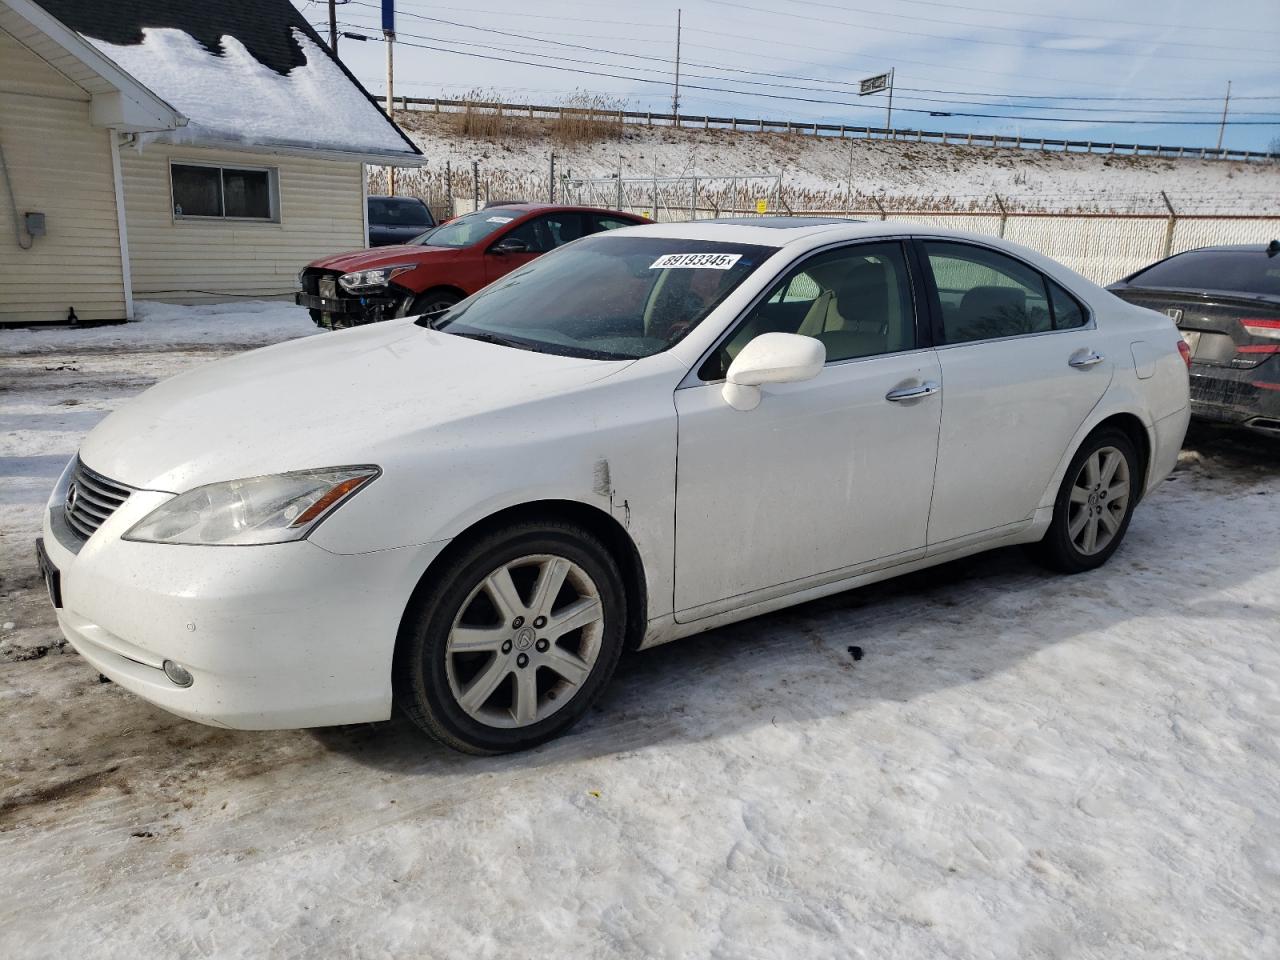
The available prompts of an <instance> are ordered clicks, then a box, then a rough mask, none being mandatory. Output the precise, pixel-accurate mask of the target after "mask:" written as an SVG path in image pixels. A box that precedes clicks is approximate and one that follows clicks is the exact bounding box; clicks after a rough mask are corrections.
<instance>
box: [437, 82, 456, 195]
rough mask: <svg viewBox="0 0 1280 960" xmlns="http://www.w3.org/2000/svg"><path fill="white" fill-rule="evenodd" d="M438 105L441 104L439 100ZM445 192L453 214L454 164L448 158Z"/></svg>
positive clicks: (445, 170) (445, 165) (445, 172)
mask: <svg viewBox="0 0 1280 960" xmlns="http://www.w3.org/2000/svg"><path fill="white" fill-rule="evenodd" d="M436 106H437V107H438V106H440V104H439V102H438V101H437V103H436ZM444 193H445V196H446V197H447V198H448V200H449V216H451V217H452V216H453V165H452V164H451V163H450V162H449V161H448V160H446V161H445V162H444Z"/></svg>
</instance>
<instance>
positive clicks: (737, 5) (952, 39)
mask: <svg viewBox="0 0 1280 960" xmlns="http://www.w3.org/2000/svg"><path fill="white" fill-rule="evenodd" d="M705 2H706V3H711V4H715V5H716V6H721V7H732V8H733V9H735V10H750V11H752V12H754V13H765V14H769V15H770V16H776V15H778V14H777V11H776V10H769V9H766V8H764V7H752V6H748V5H747V4H744V3H741V2H740V0H705ZM786 16H787V17H789V18H794V19H799V20H811V21H813V22H815V23H822V24H826V25H827V26H833V25H835V26H842V27H854V28H855V29H858V30H871V31H873V32H876V33H895V34H899V35H900V36H904V37H919V38H922V39H925V40H944V41H946V42H947V43H970V44H979V45H981V46H986V47H1013V48H1015V49H1017V50H1026V49H1027V44H1025V43H1014V42H1012V41H1008V40H979V39H976V38H974V37H956V36H946V35H941V34H936V33H922V32H920V31H918V30H898V29H896V28H894V27H881V26H872V25H871V24H866V23H850V22H849V21H848V20H831V19H827V18H824V17H811V16H807V15H805V14H803V13H787V14H786ZM1056 52H1058V53H1087V54H1090V55H1091V56H1099V57H1128V58H1132V57H1133V56H1134V54H1132V53H1129V52H1125V51H1120V50H1057V51H1056ZM1164 59H1166V60H1195V61H1199V62H1202V63H1239V62H1240V58H1239V57H1191V56H1187V55H1185V54H1176V53H1171V54H1165V55H1164Z"/></svg>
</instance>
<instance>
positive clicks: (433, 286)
mask: <svg viewBox="0 0 1280 960" xmlns="http://www.w3.org/2000/svg"><path fill="white" fill-rule="evenodd" d="M648 222H649V221H648V220H646V219H645V218H644V217H638V216H636V215H635V214H631V213H621V212H619V211H617V210H597V209H595V208H593V207H562V206H553V205H551V204H539V203H519V204H507V205H503V206H494V207H487V208H486V209H484V210H477V211H476V212H475V213H468V214H464V215H463V216H461V217H456V218H455V219H453V220H450V221H449V222H447V223H444V224H441V225H440V226H438V227H435V228H434V229H432V230H428V231H427V232H426V233H424V234H422V235H421V236H419V237H416V238H415V239H414V240H413V241H412V242H410V243H406V244H402V245H399V246H393V247H378V248H376V249H372V250H356V251H353V252H351V253H340V254H337V255H336V256H332V257H326V258H324V259H323V260H317V261H315V262H314V263H311V264H308V265H307V266H306V268H305V269H303V271H302V272H301V273H300V274H298V281H299V283H300V284H301V286H302V291H301V292H300V293H299V294H298V295H297V302H298V303H299V304H300V305H301V306H304V307H307V308H309V309H310V311H311V319H313V320H314V321H315V322H316V323H317V324H318V325H320V326H322V327H327V328H329V329H333V328H338V327H353V326H356V325H358V324H363V323H373V322H375V321H378V320H387V319H390V318H391V317H406V316H414V315H417V314H422V313H428V314H429V313H437V312H439V311H440V310H444V309H446V308H448V307H451V306H453V305H454V304H455V303H457V302H458V301H459V300H461V299H462V298H464V297H468V296H470V295H471V294H473V293H475V292H476V291H477V290H479V289H480V288H481V287H483V286H485V285H486V284H488V283H492V282H493V281H494V280H497V279H498V278H499V277H501V276H502V275H503V274H506V273H510V272H511V271H512V270H514V269H515V268H516V267H519V266H521V265H523V264H526V263H528V262H529V261H530V260H532V259H533V258H534V257H537V256H538V255H540V254H543V253H546V252H547V251H549V250H554V249H555V248H556V247H558V246H560V245H562V244H565V243H568V242H569V241H570V240H577V239H578V238H579V237H585V236H587V235H588V234H592V233H599V232H600V231H601V230H613V229H616V228H618V227H632V226H636V225H637V224H641V223H648Z"/></svg>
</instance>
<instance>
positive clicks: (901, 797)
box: [0, 306, 1280, 960]
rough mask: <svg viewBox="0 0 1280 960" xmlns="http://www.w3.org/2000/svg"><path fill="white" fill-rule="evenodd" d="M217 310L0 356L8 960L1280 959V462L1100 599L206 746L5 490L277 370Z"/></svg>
mask: <svg viewBox="0 0 1280 960" xmlns="http://www.w3.org/2000/svg"><path fill="white" fill-rule="evenodd" d="M215 309H216V308H215ZM272 309H273V310H276V309H278V310H280V311H281V313H280V314H279V316H277V317H275V320H273V321H270V322H272V323H278V326H276V327H274V331H275V332H274V333H272V334H271V336H275V335H276V334H280V335H288V334H290V333H292V332H296V333H299V334H302V333H309V332H311V330H312V329H313V328H310V327H309V325H308V324H307V323H306V322H304V320H305V314H301V315H299V314H298V313H297V312H296V311H295V312H292V313H290V312H289V311H293V310H294V308H281V307H278V306H277V307H274V308H272ZM209 311H210V308H184V309H183V310H181V311H179V312H180V313H181V314H182V315H183V317H182V318H179V317H177V316H175V317H174V318H173V319H174V320H175V321H176V322H174V323H172V324H171V325H165V324H159V323H158V324H155V325H154V326H153V325H152V321H153V320H155V319H156V318H155V317H149V318H148V320H147V321H145V322H143V323H141V324H138V325H137V326H136V328H124V329H117V330H116V331H115V334H114V335H115V336H117V337H127V338H129V340H128V342H124V341H117V342H115V343H106V342H103V343H100V344H99V346H98V347H95V348H93V349H92V350H91V349H90V348H89V347H88V346H84V345H83V344H86V343H87V341H80V340H78V339H76V335H77V332H76V331H52V330H50V331H40V332H39V333H37V334H31V335H27V334H22V333H15V332H12V331H10V332H4V331H0V364H3V367H4V373H5V380H4V383H5V385H6V387H9V386H10V384H12V385H13V387H12V388H10V389H7V390H6V391H4V392H2V393H0V417H3V419H4V421H5V422H6V423H9V424H13V425H15V426H16V427H17V429H16V431H13V432H9V433H6V434H5V443H6V444H7V445H8V446H6V448H5V449H4V450H3V451H2V452H0V464H4V465H5V470H3V471H0V473H3V474H4V475H3V476H2V477H0V482H2V483H3V484H4V485H5V489H6V490H8V491H14V490H16V491H17V492H18V495H17V496H14V497H12V498H11V499H9V498H8V494H6V499H5V500H4V502H3V507H2V508H0V544H2V545H3V550H0V581H2V582H3V587H0V605H2V609H0V631H3V632H0V651H3V650H11V649H13V647H14V645H15V644H17V643H20V645H21V647H22V649H23V650H25V651H26V652H25V653H24V654H23V655H24V656H29V657H30V658H31V659H27V660H24V661H22V662H13V660H14V658H13V657H9V658H8V662H6V658H5V657H3V656H0V710H3V717H4V721H5V735H4V737H3V738H0V868H2V869H0V956H3V957H15V958H16V957H21V958H23V960H38V958H64V957H69V956H91V957H94V958H95V960H96V958H114V957H119V958H122V960H124V958H128V960H135V958H166V960H167V958H177V957H218V958H220V960H222V958H240V957H243V958H254V960H256V958H261V957H268V956H269V957H272V958H279V960H290V958H298V960H303V958H307V960H310V958H315V957H369V958H373V957H402V956H423V957H426V956H430V957H438V958H454V957H457V958H463V957H467V958H470V957H499V956H520V957H544V956H575V957H584V958H586V957H589V958H610V957H671V958H676V957H723V958H733V960H738V958H759V960H765V958H768V960H774V958H783V957H787V958H790V957H804V958H806V960H824V958H833V960H834V958H842V960H843V958H848V957H866V958H889V957H904V958H913V960H914V958H932V957H948V958H974V960H979V958H981V960H992V958H999V960H1004V958H1008V960H1028V958H1056V957H1073V958H1090V960H1092V958H1097V960H1123V958H1144V960H1145V958H1151V957H1212V958H1214V960H1246V958H1247V960H1255V958H1261V957H1272V956H1277V955H1280V936H1278V933H1277V931H1280V906H1278V905H1280V860H1278V859H1277V850H1280V817H1278V816H1277V811H1276V798H1277V797H1280V546H1278V545H1280V509H1277V506H1276V504H1277V501H1278V499H1280V477H1278V476H1277V468H1278V467H1280V454H1278V453H1277V452H1276V451H1275V448H1274V447H1271V446H1268V445H1266V444H1263V443H1261V442H1258V441H1247V440H1243V439H1239V438H1234V437H1225V438H1224V437H1220V436H1218V435H1217V434H1213V433H1208V432H1204V431H1200V432H1197V433H1195V434H1193V436H1192V440H1191V449H1189V450H1188V452H1186V453H1185V454H1184V457H1183V462H1182V464H1181V466H1180V469H1179V470H1178V472H1177V473H1176V474H1175V475H1174V477H1173V479H1172V480H1171V481H1169V482H1167V483H1165V484H1162V485H1161V488H1160V489H1159V490H1158V491H1157V492H1156V493H1155V494H1154V495H1153V496H1151V497H1150V498H1149V499H1148V500H1147V501H1145V502H1144V503H1143V504H1141V505H1140V506H1139V508H1138V510H1137V513H1136V514H1135V517H1134V521H1133V525H1132V527H1131V530H1130V533H1129V538H1128V539H1127V541H1126V542H1125V544H1124V546H1123V547H1122V548H1121V549H1120V551H1119V552H1118V553H1117V554H1116V555H1115V557H1113V558H1112V559H1111V561H1110V562H1109V563H1108V565H1107V566H1106V567H1104V568H1103V569H1101V570H1099V571H1096V572H1094V573H1090V574H1085V575H1081V576H1077V577H1059V576H1053V575H1049V574H1047V573H1045V572H1043V571H1041V570H1039V569H1037V568H1035V567H1033V566H1030V565H1028V564H1027V562H1026V561H1025V558H1024V557H1023V555H1022V554H1021V553H1020V552H1018V551H1000V552H997V553H994V554H991V555H987V556H983V557H977V558H974V559H972V560H969V561H964V562H961V563H955V564H950V565H948V566H946V567H943V568H940V569H936V570H929V571H924V572H922V573H919V574H915V575H912V576H910V577H908V578H905V579H903V580H900V581H896V582H890V583H885V584H881V585H879V586H876V587H872V588H868V589H863V590H857V591H852V592H849V593H845V594H841V595H838V596H835V597H831V598H828V599H826V600H822V601H819V602H816V603H810V604H807V605H805V606H802V607H799V608H797V609H794V610H791V611H787V612H783V613H779V614H774V615H771V616H768V617H763V618H759V619H756V620H752V621H748V622H745V623H742V624H738V625H735V626H733V627H730V628H726V629H721V630H717V631H715V632H713V633H710V634H707V635H705V636H703V637H699V638H694V639H691V640H686V641H681V642H678V643H675V644H671V645H669V646H666V647H662V648H659V649H657V650H654V651H650V652H647V653H644V654H639V655H636V656H633V657H630V658H628V659H627V660H625V661H624V663H623V665H622V667H621V669H620V670H619V673H618V676H617V678H616V680H615V682H614V685H613V687H612V689H611V691H610V692H609V695H608V696H606V698H605V700H604V702H603V703H602V704H601V706H600V707H599V709H597V710H594V711H592V713H591V714H590V715H589V716H588V717H587V718H586V720H585V721H584V723H583V724H582V725H581V726H580V727H579V728H578V729H577V730H575V731H574V732H573V733H572V734H570V735H569V736H567V737H566V738H564V739H562V740H560V741H558V742H556V743H552V744H550V745H548V746H546V747H544V748H541V749H539V750H536V751H533V752H531V753H528V754H523V755H519V756H513V757H505V758H494V759H475V758H466V757H461V756H458V755H455V754H452V753H449V752H447V751H445V750H443V749H442V748H438V747H436V746H434V745H433V744H431V743H430V742H428V741H425V740H424V739H422V737H421V736H420V735H419V734H418V733H417V732H416V731H415V730H414V729H413V728H411V727H410V726H409V725H408V724H407V723H406V722H404V721H402V720H400V719H396V720H393V721H391V722H389V723H385V724H377V725H365V726H361V727H352V728H341V729H334V730H324V731H311V732H303V731H299V732H289V731H279V732H270V733H242V732H235V731H226V730H218V729H214V728H210V727H203V726H199V725H196V724H192V723H189V722H186V721H183V720H180V719H177V718H175V717H172V716H169V715H167V714H165V713H163V712H161V711H160V710H158V709H156V708H154V707H151V706H149V705H148V704H146V703H144V702H142V701H140V700H138V699H137V698H135V697H132V696H130V695H129V694H127V693H125V692H124V691H122V690H121V689H119V688H118V687H116V686H114V685H112V684H100V683H98V682H97V678H96V674H95V673H94V672H93V671H92V669H91V668H89V667H88V666H87V665H86V664H85V663H84V662H83V661H82V660H81V659H80V658H79V657H78V656H76V655H75V654H74V653H72V652H70V651H69V650H67V649H65V648H63V647H60V646H59V644H58V634H57V630H56V627H55V625H54V622H53V616H52V611H51V609H50V608H49V606H48V604H47V601H46V600H45V598H44V596H43V586H42V584H41V583H40V582H39V580H38V578H37V577H36V575H35V572H34V569H33V564H32V559H31V550H30V538H31V536H32V535H33V531H34V529H35V526H36V524H37V522H38V518H39V514H40V510H41V508H42V505H43V500H44V494H43V490H44V489H47V486H48V484H47V483H46V484H45V485H44V487H43V488H42V489H36V488H35V487H29V488H28V487H26V486H24V483H25V481H24V480H23V478H22V477H21V476H19V477H16V478H15V477H14V475H13V473H12V470H13V465H14V464H17V465H18V469H19V470H23V469H27V467H25V466H24V464H28V465H29V464H30V463H32V462H35V463H37V464H38V463H40V462H42V458H48V460H49V461H50V463H49V469H50V470H51V471H52V472H53V473H55V474H56V471H57V469H60V468H61V466H62V463H63V462H65V459H66V457H67V456H69V455H70V453H71V451H73V450H74V449H75V448H76V446H77V445H78V443H79V440H80V437H81V436H82V435H83V433H84V432H85V431H86V430H87V429H89V428H90V427H91V426H92V425H93V423H94V422H96V421H97V419H98V418H100V417H101V416H102V415H103V414H104V413H105V412H106V411H107V410H109V409H111V408H113V407H114V406H116V405H118V404H119V403H120V402H121V401H122V400H123V399H125V398H126V397H128V396H129V395H132V394H134V393H136V392H138V391H139V390H140V389H142V388H143V387H145V386H146V385H147V383H149V382H150V381H152V380H154V379H156V378H157V377H160V376H167V375H170V374H173V373H176V372H179V371H180V370H182V369H185V368H188V367H190V366H192V365H194V364H197V363H202V362H207V361H208V360H210V359H212V358H215V357H217V356H219V355H225V354H226V353H229V352H231V351H233V350H235V349H238V347H237V344H243V343H246V342H260V341H261V340H263V339H267V338H268V337H267V336H265V335H264V334H263V329H264V328H262V327H260V326H258V324H259V322H261V321H262V319H263V316H262V315H259V316H258V318H257V319H255V318H254V317H252V316H249V315H247V314H246V313H244V312H242V313H240V314H230V315H227V314H224V315H223V316H221V317H218V316H213V315H211V313H210V312H209ZM266 313H268V314H270V313H271V311H266ZM183 331H185V332H183ZM78 333H80V334H84V335H86V336H88V337H89V338H93V337H98V336H107V335H108V334H109V331H97V332H95V331H79V332H78ZM180 333H181V336H182V337H184V338H185V339H180V341H178V342H177V343H176V344H171V343H170V342H169V337H170V336H172V335H178V334H180ZM27 336H30V337H35V338H37V339H39V338H45V340H44V346H43V347H41V349H40V350H39V351H38V352H35V351H27V352H25V353H23V354H22V355H15V352H14V350H13V349H12V347H11V344H12V343H13V342H14V340H13V338H14V337H17V338H18V340H19V341H20V340H21V339H22V338H23V337H27ZM28 343H29V344H30V341H28ZM72 368H74V369H72ZM77 414H81V416H77ZM15 480H16V481H17V484H16V486H15V485H14V482H15ZM45 480H48V482H49V483H51V482H52V481H51V478H49V477H45V478H44V479H42V481H41V482H42V483H44V481H45ZM15 637H20V638H21V640H20V641H17V640H14V639H13V638H15ZM854 644H856V645H858V646H860V647H861V648H862V649H863V651H865V656H864V657H863V659H861V660H859V661H857V662H855V661H854V660H853V659H852V658H851V657H850V655H849V652H848V648H849V646H851V645H854Z"/></svg>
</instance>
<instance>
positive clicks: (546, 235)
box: [502, 213, 582, 253]
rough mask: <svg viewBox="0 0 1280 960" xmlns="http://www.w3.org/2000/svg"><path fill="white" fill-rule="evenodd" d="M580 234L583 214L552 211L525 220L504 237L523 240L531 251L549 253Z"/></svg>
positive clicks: (575, 238) (504, 238)
mask: <svg viewBox="0 0 1280 960" xmlns="http://www.w3.org/2000/svg"><path fill="white" fill-rule="evenodd" d="M580 236H582V215H581V214H579V213H550V214H547V215H546V216H542V217H534V218H533V219H532V220H527V221H525V222H524V223H522V224H520V226H518V227H516V228H515V229H514V230H512V231H511V232H510V233H509V234H507V236H505V237H503V238H502V239H503V240H506V239H508V238H510V239H512V240H523V241H524V244H525V246H526V248H527V249H528V252H529V253H548V252H550V251H552V250H554V249H555V248H556V247H562V246H564V245H565V244H566V243H568V242H569V241H571V240H577V239H578V238H579V237H580Z"/></svg>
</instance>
